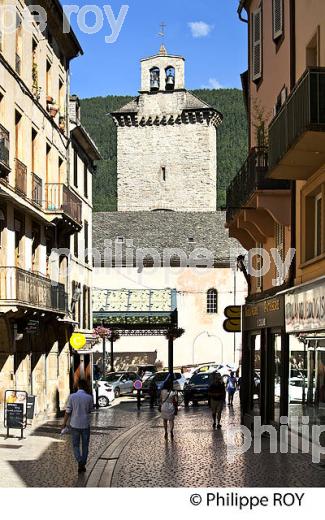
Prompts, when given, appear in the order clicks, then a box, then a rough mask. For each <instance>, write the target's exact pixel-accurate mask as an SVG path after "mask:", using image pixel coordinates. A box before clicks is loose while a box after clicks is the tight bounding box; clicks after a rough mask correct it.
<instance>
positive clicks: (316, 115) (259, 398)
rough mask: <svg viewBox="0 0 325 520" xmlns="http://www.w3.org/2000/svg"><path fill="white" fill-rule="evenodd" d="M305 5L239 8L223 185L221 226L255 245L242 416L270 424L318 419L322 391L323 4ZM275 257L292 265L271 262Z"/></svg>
mask: <svg viewBox="0 0 325 520" xmlns="http://www.w3.org/2000/svg"><path fill="white" fill-rule="evenodd" d="M308 4H309V5H308V6H307V5H306V3H305V2H301V1H299V0H297V1H296V0H270V1H268V0H264V1H261V0H247V1H244V0H242V1H241V2H240V3H239V8H238V13H239V16H240V19H241V20H242V21H243V22H245V23H246V24H247V27H248V56H249V60H248V71H247V72H246V73H244V74H243V75H242V81H243V90H244V94H245V100H246V106H247V114H248V123H249V152H248V158H247V161H246V162H245V164H244V165H243V167H242V169H241V170H240V172H238V174H237V175H236V176H235V177H234V180H233V182H232V184H231V185H230V187H229V190H228V196H227V227H228V228H229V233H230V236H233V237H236V238H237V239H238V240H239V241H240V242H241V244H242V245H243V246H244V247H245V249H247V250H250V251H252V249H254V250H255V251H254V254H251V269H250V274H249V273H248V275H247V280H248V283H249V296H248V298H247V301H246V305H245V306H244V308H243V378H244V381H245V392H243V396H244V397H243V415H244V416H245V417H246V418H248V419H249V420H251V419H252V418H253V417H254V415H260V416H261V417H262V421H263V422H265V423H274V424H276V425H278V424H279V421H280V417H281V416H288V415H289V416H290V415H292V414H296V415H297V414H298V415H302V414H303V413H309V414H310V415H311V416H312V417H313V420H314V421H316V422H317V421H318V422H319V421H321V417H322V413H323V412H322V408H323V400H324V396H323V394H324V357H323V350H322V349H323V345H324V344H323V339H322V338H323V337H324V336H322V330H321V329H322V328H324V327H323V325H324V324H323V323H322V320H324V316H323V314H324V296H322V294H323V293H322V291H323V289H322V288H320V287H319V286H322V285H323V283H324V281H323V280H322V276H323V275H324V273H325V269H324V267H325V266H324V255H323V253H324V229H325V227H324V222H325V220H324V215H325V214H324V205H323V202H322V201H323V193H324V192H323V190H324V188H323V186H324V184H323V183H324V173H323V171H322V166H323V164H324V155H323V154H324V151H323V148H322V139H323V137H322V135H323V134H322V132H323V131H324V127H323V126H322V124H323V121H322V118H323V117H324V116H323V107H322V97H323V96H322V88H324V87H323V72H322V70H321V65H322V61H321V60H322V52H323V51H322V50H321V49H322V45H321V36H322V27H321V25H320V24H321V22H320V21H321V20H322V16H323V14H324V13H323V12H322V11H323V10H324V6H323V5H322V2H317V1H312V2H310V3H308ZM324 28H325V27H324ZM290 249H292V250H294V251H295V256H294V258H293V260H292V261H291V262H290V261H289V260H290ZM272 250H273V254H272ZM275 256H278V258H279V259H280V260H281V261H282V262H284V260H285V259H287V260H288V261H289V262H288V265H289V264H290V267H289V268H288V269H286V270H285V271H279V270H278V269H277V268H276V265H275V262H274V260H273V258H274V257H275ZM268 259H270V261H268ZM240 265H241V267H242V269H243V271H244V272H246V268H247V265H245V262H244V261H242V260H241V261H240ZM263 266H264V267H265V272H263V273H262V271H261V269H260V268H261V267H263ZM254 269H256V271H254ZM306 282H308V283H311V286H306V287H305V289H303V287H302V286H301V284H304V283H306ZM322 309H323V310H322ZM322 316H323V317H322ZM310 334H312V336H314V335H316V336H317V338H314V337H313V339H310Z"/></svg>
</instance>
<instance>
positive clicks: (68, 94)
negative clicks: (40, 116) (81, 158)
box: [65, 60, 70, 187]
mask: <svg viewBox="0 0 325 520" xmlns="http://www.w3.org/2000/svg"><path fill="white" fill-rule="evenodd" d="M69 103H70V60H68V61H67V72H66V93H65V104H66V110H65V111H66V114H65V124H66V133H67V137H68V142H67V156H66V167H67V171H66V177H67V186H68V187H69V186H70V128H69V127H70V124H69V123H70V119H69Z"/></svg>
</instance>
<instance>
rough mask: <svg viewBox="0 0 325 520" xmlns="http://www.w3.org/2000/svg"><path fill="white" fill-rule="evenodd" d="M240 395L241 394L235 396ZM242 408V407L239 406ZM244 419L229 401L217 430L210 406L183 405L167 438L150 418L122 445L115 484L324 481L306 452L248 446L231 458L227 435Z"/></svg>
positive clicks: (231, 484) (324, 475)
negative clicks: (278, 451)
mask: <svg viewBox="0 0 325 520" xmlns="http://www.w3.org/2000/svg"><path fill="white" fill-rule="evenodd" d="M236 398H237V399H238V397H237V396H236ZM237 410H238V407H237ZM239 422H240V419H239V413H238V411H236V410H235V411H233V410H232V409H229V407H226V409H225V412H224V418H223V428H222V430H213V429H212V421H211V415H210V410H209V408H208V407H207V406H199V407H197V408H189V409H188V410H184V409H182V410H181V411H180V413H179V414H178V416H177V418H176V426H175V438H174V441H171V440H170V439H169V440H168V441H167V442H166V441H165V439H164V429H163V425H162V421H161V419H159V420H157V421H155V422H153V423H149V424H148V426H146V427H145V429H142V431H141V432H140V433H139V434H138V435H137V436H136V437H134V438H133V439H132V441H131V442H130V443H129V444H127V446H126V447H125V449H124V450H123V451H122V453H121V455H120V457H119V460H118V462H117V464H116V467H115V471H114V474H113V477H112V482H111V485H112V487H237V486H238V487H270V486H277V487H284V486H285V487H289V486H293V487H298V486H301V487H311V486H312V487H314V486H317V487H319V486H320V487H323V486H324V485H325V469H324V468H323V469H321V467H320V466H319V465H315V464H312V462H311V457H310V456H309V455H305V454H301V453H300V454H290V453H289V454H270V453H269V448H268V445H269V441H268V440H266V439H264V440H262V453H261V454H254V453H253V451H252V450H249V451H248V452H247V453H244V454H237V455H236V456H235V458H234V462H230V461H227V456H226V444H225V438H226V435H227V430H228V429H229V428H230V427H231V426H237V425H238V424H239Z"/></svg>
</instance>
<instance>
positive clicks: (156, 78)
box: [150, 67, 160, 91]
mask: <svg viewBox="0 0 325 520" xmlns="http://www.w3.org/2000/svg"><path fill="white" fill-rule="evenodd" d="M159 88H160V70H159V69H158V67H153V68H152V69H151V70H150V90H151V91H155V90H159Z"/></svg>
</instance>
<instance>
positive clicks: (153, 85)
mask: <svg viewBox="0 0 325 520" xmlns="http://www.w3.org/2000/svg"><path fill="white" fill-rule="evenodd" d="M151 89H152V90H159V81H158V79H156V78H155V79H152V80H151Z"/></svg>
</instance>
